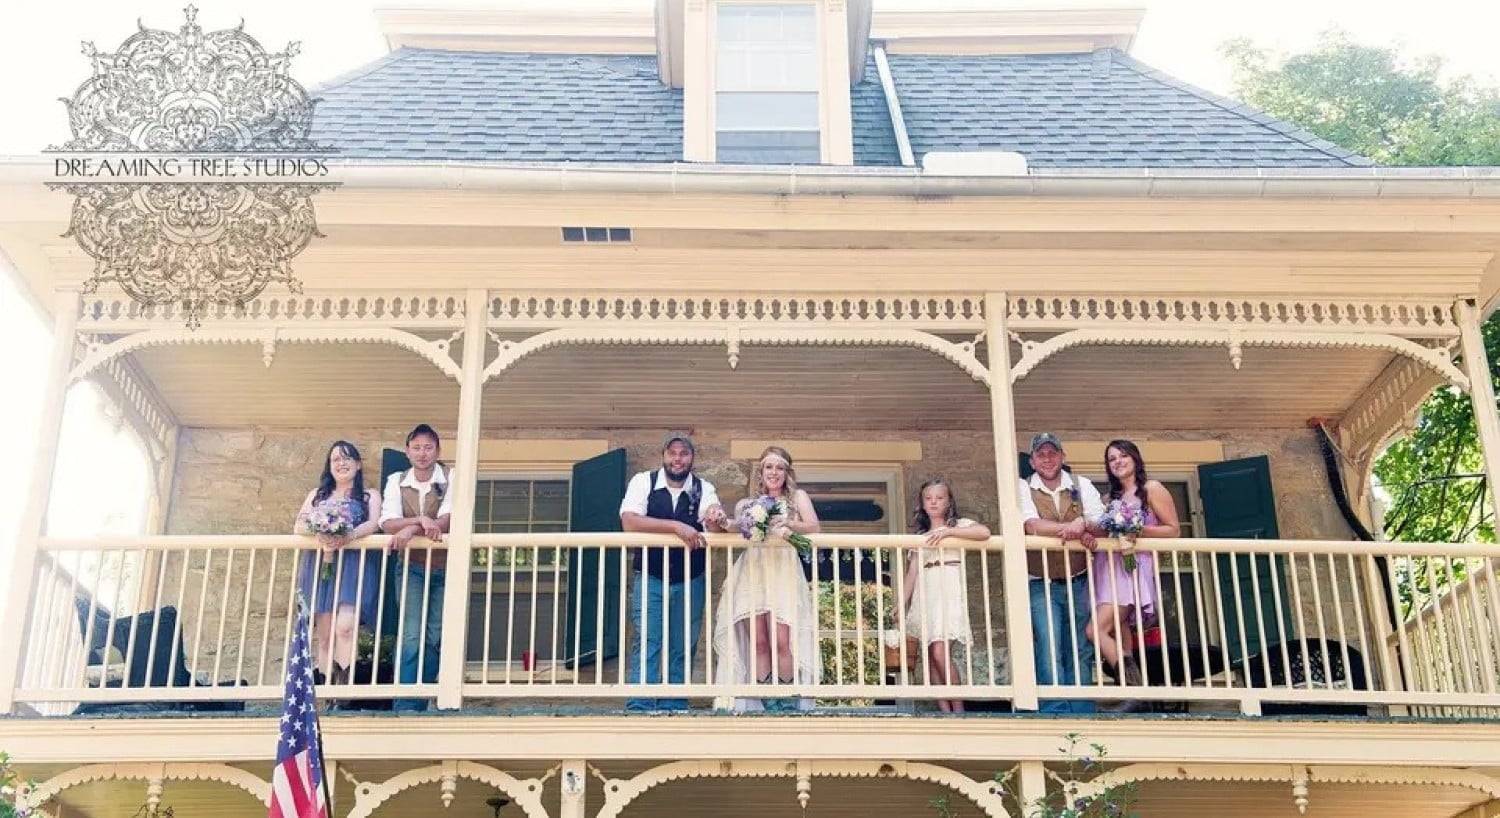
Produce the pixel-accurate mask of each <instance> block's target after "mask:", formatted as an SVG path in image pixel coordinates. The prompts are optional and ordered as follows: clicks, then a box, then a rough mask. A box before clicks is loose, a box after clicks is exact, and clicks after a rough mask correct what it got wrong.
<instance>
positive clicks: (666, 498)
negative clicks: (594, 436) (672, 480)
mask: <svg viewBox="0 0 1500 818" xmlns="http://www.w3.org/2000/svg"><path fill="white" fill-rule="evenodd" d="M660 473H661V472H660V471H659V470H657V471H652V472H651V493H650V494H648V495H646V516H647V517H651V518H653V519H657V520H676V521H678V522H680V523H687V524H688V525H690V526H692V527H693V528H694V529H695V530H697V531H702V530H703V523H701V522H699V521H698V506H699V505H700V504H701V503H702V501H703V481H702V480H699V479H698V475H696V474H689V475H688V477H687V482H686V483H685V484H684V485H683V491H682V493H681V494H678V495H677V504H676V505H675V506H674V505H673V504H672V493H671V492H669V491H667V487H666V486H665V485H663V486H657V485H656V478H657V475H658V474H660ZM645 552H646V554H645V556H646V560H645V570H646V572H647V573H649V574H651V576H653V577H660V578H663V579H665V580H667V581H668V582H673V583H675V582H682V581H683V580H685V579H688V578H691V577H696V576H698V575H700V574H702V573H703V566H704V559H705V556H706V555H705V553H704V549H702V548H694V549H691V550H689V549H688V548H687V546H685V545H683V544H682V543H680V542H674V543H672V545H669V546H667V547H666V548H662V547H661V546H651V547H649V548H647V549H645ZM663 552H665V553H663ZM641 556H642V554H641V549H636V552H635V570H637V571H640V570H641V565H642V562H641Z"/></svg>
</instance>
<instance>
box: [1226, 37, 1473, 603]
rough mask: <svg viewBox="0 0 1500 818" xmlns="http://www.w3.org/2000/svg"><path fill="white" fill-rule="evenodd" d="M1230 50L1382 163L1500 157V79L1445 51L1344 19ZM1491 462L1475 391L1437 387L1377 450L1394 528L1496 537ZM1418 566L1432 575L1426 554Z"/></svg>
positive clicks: (1246, 89) (1290, 116) (1264, 83)
mask: <svg viewBox="0 0 1500 818" xmlns="http://www.w3.org/2000/svg"><path fill="white" fill-rule="evenodd" d="M1224 52H1225V55H1226V56H1227V57H1228V58H1229V61H1230V63H1231V65H1232V66H1233V68H1234V72H1235V81H1236V91H1237V92H1238V94H1239V95H1240V97H1242V98H1243V99H1244V100H1245V101H1247V102H1249V103H1250V104H1252V105H1255V106H1257V107H1259V108H1262V109H1263V110H1265V111H1266V112H1267V113H1269V114H1271V115H1273V116H1277V117H1280V118H1281V119H1285V120H1287V121H1289V122H1292V123H1294V124H1296V125H1298V126H1300V127H1302V128H1305V129H1306V130H1308V131H1311V132H1312V133H1315V134H1317V135H1318V136H1321V137H1323V138H1324V139H1327V140H1329V141H1330V142H1334V143H1335V144H1338V145H1340V146H1342V147H1344V148H1348V149H1349V150H1352V151H1355V152H1357V153H1360V154H1362V155H1364V156H1367V157H1369V158H1371V159H1373V160H1375V161H1376V162H1378V163H1381V164H1388V165H1500V90H1497V89H1495V88H1486V87H1481V86H1478V85H1476V84H1475V83H1474V82H1473V81H1472V80H1470V79H1469V78H1468V77H1453V78H1447V77H1445V76H1444V74H1443V71H1442V67H1443V66H1442V61H1441V60H1440V59H1439V58H1437V57H1426V58H1422V59H1418V60H1404V59H1403V58H1402V57H1401V55H1400V54H1399V53H1398V52H1397V51H1396V50H1395V49H1392V48H1386V47H1381V46H1370V45H1362V44H1359V43H1355V42H1353V41H1351V40H1350V39H1349V37H1348V35H1346V34H1344V33H1341V32H1336V31H1335V32H1329V33H1326V34H1324V35H1323V37H1322V39H1321V40H1320V41H1319V43H1318V45H1317V47H1316V48H1314V49H1313V50H1311V51H1308V52H1306V53H1302V54H1294V55H1290V56H1286V57H1283V58H1277V57H1274V56H1273V55H1271V54H1269V53H1268V52H1267V51H1266V50H1265V49H1262V48H1259V47H1257V46H1255V45H1254V44H1252V43H1250V42H1249V41H1246V40H1234V41H1231V42H1229V43H1228V44H1226V45H1225V47H1224ZM1484 343H1485V348H1486V350H1487V352H1488V354H1489V359H1490V376H1491V379H1492V380H1494V381H1496V382H1497V383H1500V378H1497V377H1496V376H1497V373H1500V369H1497V368H1496V363H1497V361H1500V324H1497V323H1496V321H1495V320H1493V319H1492V320H1490V321H1489V322H1487V323H1486V324H1485V326H1484ZM1483 471H1484V462H1483V458H1482V456H1481V454H1480V450H1479V442H1478V433H1477V431H1476V429H1475V426H1474V412H1473V407H1472V405H1471V404H1470V402H1469V398H1468V396H1467V395H1466V394H1464V393H1462V392H1460V391H1458V390H1456V389H1451V388H1444V389H1441V390H1439V391H1437V392H1436V393H1434V394H1433V395H1431V396H1430V397H1429V398H1428V400H1427V401H1426V402H1425V403H1424V404H1423V405H1422V410H1421V416H1420V418H1419V419H1418V421H1417V424H1416V427H1415V429H1414V430H1413V431H1412V432H1411V434H1409V435H1407V436H1406V437H1405V438H1403V439H1401V440H1398V441H1397V442H1395V443H1394V444H1392V445H1391V446H1390V447H1389V448H1388V449H1387V450H1386V451H1385V453H1384V454H1382V455H1381V457H1380V458H1379V459H1378V460H1377V461H1376V464H1375V477H1376V479H1377V480H1378V482H1379V485H1380V486H1381V487H1382V488H1383V489H1384V490H1385V492H1387V493H1388V494H1389V496H1390V498H1391V501H1392V506H1391V508H1390V510H1389V512H1388V513H1387V515H1386V521H1385V522H1386V533H1387V535H1388V536H1389V537H1390V538H1391V539H1393V540H1403V541H1407V542H1464V541H1472V540H1478V541H1482V542H1494V541H1495V525H1494V519H1493V516H1494V515H1493V511H1494V510H1493V509H1492V508H1490V501H1489V497H1488V491H1487V488H1486V486H1485V485H1484V480H1483V478H1482V477H1478V476H1477V475H1479V474H1482V473H1483ZM1411 568H1412V569H1413V572H1414V575H1415V576H1416V577H1417V579H1418V581H1419V584H1421V583H1426V581H1427V580H1426V568H1425V564H1422V565H1415V566H1411ZM1439 573H1440V576H1442V577H1444V578H1446V576H1447V572H1446V571H1439ZM1406 595H1407V596H1409V594H1406ZM1407 602H1408V603H1409V602H1410V600H1409V599H1408V600H1407Z"/></svg>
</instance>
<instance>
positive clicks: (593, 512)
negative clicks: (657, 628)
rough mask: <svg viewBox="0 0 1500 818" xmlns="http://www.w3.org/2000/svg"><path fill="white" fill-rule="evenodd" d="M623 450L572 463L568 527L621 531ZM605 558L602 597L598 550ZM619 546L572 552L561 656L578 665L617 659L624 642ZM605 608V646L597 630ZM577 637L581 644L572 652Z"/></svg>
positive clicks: (579, 549) (578, 549)
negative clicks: (601, 607)
mask: <svg viewBox="0 0 1500 818" xmlns="http://www.w3.org/2000/svg"><path fill="white" fill-rule="evenodd" d="M625 479H626V475H625V450H624V449H614V450H612V451H608V452H605V453H604V454H601V455H599V456H598V457H593V458H590V459H588V460H584V461H582V462H579V463H575V464H573V488H572V506H571V512H570V514H569V517H568V520H569V523H568V530H570V531H596V532H597V531H619V530H620V501H621V500H623V499H625ZM601 551H602V553H604V554H605V555H607V559H605V560H604V566H603V570H604V583H603V586H604V593H603V597H602V598H601V597H600V593H599V590H600V583H599V571H600V565H599V562H600V553H601ZM621 590H622V589H621V574H620V550H619V549H608V550H602V549H598V548H575V549H572V551H571V552H569V555H568V598H567V605H568V629H567V631H566V632H565V634H564V636H565V638H566V640H567V643H566V645H565V646H564V648H563V656H564V657H565V658H566V661H567V663H568V667H570V668H576V667H580V666H584V665H590V664H593V663H594V662H595V661H597V660H600V659H603V660H609V659H613V658H614V657H615V656H616V654H617V653H618V650H617V649H618V647H619V643H620V592H621ZM600 605H603V608H604V633H603V639H602V642H603V644H600V642H601V640H600V634H599V633H597V629H598V623H599V617H598V612H599V608H600ZM575 641H576V643H577V645H578V650H577V654H578V655H577V656H575V655H574V644H575Z"/></svg>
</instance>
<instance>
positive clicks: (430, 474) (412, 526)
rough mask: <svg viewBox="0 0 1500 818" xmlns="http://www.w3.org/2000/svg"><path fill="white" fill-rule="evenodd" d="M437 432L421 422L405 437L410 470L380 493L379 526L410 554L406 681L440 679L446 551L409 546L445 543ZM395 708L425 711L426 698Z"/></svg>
mask: <svg viewBox="0 0 1500 818" xmlns="http://www.w3.org/2000/svg"><path fill="white" fill-rule="evenodd" d="M439 454H441V449H440V443H439V441H438V434H437V432H436V431H434V430H433V428H432V427H431V426H428V425H427V424H425V423H423V424H420V425H418V426H417V428H415V429H412V430H411V434H408V435H407V436H406V458H407V459H408V460H410V461H411V468H409V469H406V470H404V471H399V472H396V473H395V474H393V475H391V476H390V477H388V478H386V481H385V492H384V493H383V494H382V495H381V503H380V528H381V530H382V531H384V532H385V533H387V534H390V535H391V548H392V549H394V550H396V551H398V552H403V553H404V554H405V556H406V559H405V561H404V562H405V564H404V565H403V567H402V571H401V578H400V579H399V580H398V582H397V586H398V587H399V588H400V589H401V591H400V594H401V636H400V648H399V649H400V654H401V655H400V660H399V662H398V675H397V677H396V678H397V680H398V681H400V682H401V683H402V684H416V683H417V681H418V680H419V679H420V680H421V681H422V682H424V683H427V684H431V683H433V682H436V681H437V674H438V652H439V650H440V649H441V647H442V641H443V590H444V583H445V582H446V580H447V571H446V569H447V567H448V551H447V550H446V549H442V548H412V549H408V548H407V546H408V545H410V544H411V541H412V539H413V538H415V537H419V536H420V537H424V538H426V539H428V540H430V541H432V542H441V541H442V539H443V534H445V533H447V531H448V523H449V516H450V515H451V514H452V513H453V495H452V493H451V492H449V491H448V490H447V489H448V477H447V475H446V474H444V472H443V466H442V464H441V463H439V462H438V456H439ZM395 709H397V710H403V711H412V712H415V711H421V710H426V709H427V700H426V699H397V700H396V704H395Z"/></svg>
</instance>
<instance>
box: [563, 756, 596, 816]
mask: <svg viewBox="0 0 1500 818" xmlns="http://www.w3.org/2000/svg"><path fill="white" fill-rule="evenodd" d="M588 779H589V772H588V767H587V765H586V764H585V763H584V761H583V759H581V758H570V759H568V760H567V761H564V762H563V763H562V778H561V779H560V780H559V784H558V786H559V787H561V789H562V810H561V811H560V812H559V813H558V815H559V818H584V816H585V815H587V814H588V813H587V812H586V810H585V808H586V807H587V805H588V804H587V799H586V796H587V790H588Z"/></svg>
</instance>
